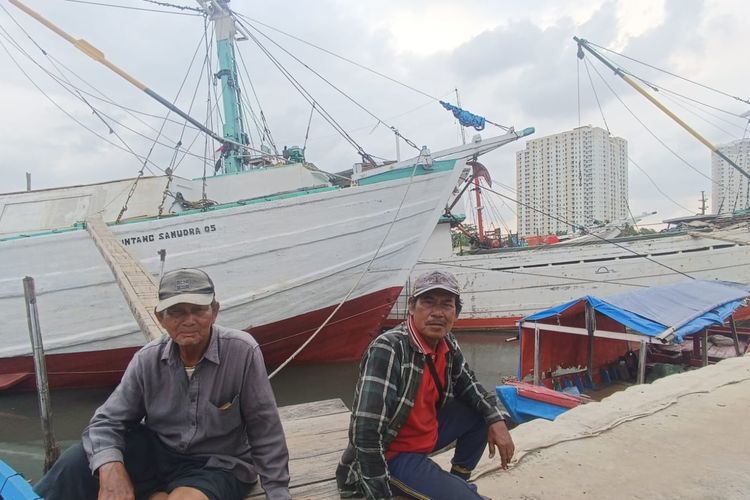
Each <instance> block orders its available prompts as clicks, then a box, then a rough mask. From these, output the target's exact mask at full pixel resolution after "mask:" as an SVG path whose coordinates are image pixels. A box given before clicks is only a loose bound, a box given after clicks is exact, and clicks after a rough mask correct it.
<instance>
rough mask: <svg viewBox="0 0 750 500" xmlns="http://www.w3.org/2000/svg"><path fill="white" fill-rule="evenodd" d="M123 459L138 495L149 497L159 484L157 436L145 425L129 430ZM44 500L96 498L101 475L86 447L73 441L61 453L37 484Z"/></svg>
mask: <svg viewBox="0 0 750 500" xmlns="http://www.w3.org/2000/svg"><path fill="white" fill-rule="evenodd" d="M127 436H128V437H127V440H126V442H127V444H126V446H125V453H124V454H123V460H124V462H125V468H126V469H127V471H128V474H129V475H130V479H131V481H132V482H133V488H134V489H135V495H136V498H148V496H149V495H150V494H151V493H153V492H154V490H155V488H156V487H157V486H158V485H157V482H156V475H155V473H154V466H153V459H154V452H155V450H154V439H156V438H155V437H153V436H152V435H151V433H150V432H149V431H148V430H147V429H146V428H144V427H141V426H138V428H136V429H134V430H133V431H131V432H129V433H128V435H127ZM34 491H35V492H36V494H37V495H39V496H41V497H42V498H44V499H45V500H73V499H80V500H87V499H92V500H96V497H97V496H98V495H99V478H98V477H96V476H94V475H92V474H91V469H89V460H88V457H86V452H85V451H84V450H83V446H82V445H81V444H80V443H78V444H74V445H73V446H71V447H70V448H68V449H67V450H65V452H64V453H63V454H62V455H60V458H58V459H57V462H55V465H54V466H53V467H52V468H51V469H50V470H49V472H47V474H45V475H44V477H43V478H42V479H41V480H40V481H39V482H38V483H37V484H36V485H34Z"/></svg>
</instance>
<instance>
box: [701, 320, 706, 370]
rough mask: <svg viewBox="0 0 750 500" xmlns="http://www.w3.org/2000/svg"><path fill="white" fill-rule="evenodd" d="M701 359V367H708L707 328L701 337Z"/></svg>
mask: <svg viewBox="0 0 750 500" xmlns="http://www.w3.org/2000/svg"><path fill="white" fill-rule="evenodd" d="M701 357H702V358H703V361H702V364H703V366H708V328H706V329H705V330H703V334H702V335H701Z"/></svg>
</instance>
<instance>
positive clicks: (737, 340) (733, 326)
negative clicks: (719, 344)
mask: <svg viewBox="0 0 750 500" xmlns="http://www.w3.org/2000/svg"><path fill="white" fill-rule="evenodd" d="M729 328H731V329H732V340H734V352H736V353H737V356H742V352H741V351H740V338H739V337H738V336H737V325H736V324H734V315H731V316H729Z"/></svg>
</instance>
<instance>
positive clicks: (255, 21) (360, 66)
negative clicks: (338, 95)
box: [235, 12, 512, 131]
mask: <svg viewBox="0 0 750 500" xmlns="http://www.w3.org/2000/svg"><path fill="white" fill-rule="evenodd" d="M235 14H236V15H237V17H240V18H242V19H244V20H246V21H247V22H248V23H256V24H259V25H261V26H263V27H265V28H268V29H270V30H272V31H275V32H277V33H280V34H282V35H284V36H286V37H289V38H291V39H293V40H296V41H298V42H300V43H303V44H305V45H308V46H310V47H312V48H314V49H316V50H319V51H321V52H324V53H326V54H328V55H330V56H332V57H335V58H337V59H340V60H342V61H344V62H346V63H349V64H351V65H353V66H356V67H358V68H360V69H363V70H365V71H367V72H369V73H372V74H374V75H376V76H379V77H381V78H384V79H386V80H388V81H390V82H391V83H395V84H396V85H400V86H401V87H404V88H406V89H408V90H411V91H413V92H416V93H417V94H421V95H423V96H425V97H427V98H429V99H431V100H432V101H440V100H441V99H440V98H439V97H435V96H433V95H430V94H428V93H427V92H424V91H422V90H419V89H418V88H416V87H413V86H411V85H408V84H406V83H404V82H401V81H399V80H397V79H395V78H393V77H391V76H388V75H386V74H384V73H381V72H379V71H376V70H374V69H372V68H371V67H369V66H365V65H364V64H361V63H358V62H356V61H354V60H352V59H349V58H346V57H344V56H342V55H339V54H336V53H335V52H333V51H331V50H328V49H325V48H323V47H321V46H319V45H316V44H314V43H311V42H308V41H307V40H303V39H302V38H299V37H297V36H294V35H292V34H291V33H288V32H286V31H283V30H281V29H279V28H276V27H274V26H271V25H269V24H266V23H264V22H262V21H259V20H257V19H253V18H252V17H249V16H246V15H243V14H240V13H238V12H235ZM255 29H256V30H257V28H255ZM258 31H259V30H258ZM259 32H260V31H259ZM451 94H452V92H451ZM485 121H487V123H491V124H492V125H495V126H496V127H499V128H501V129H503V130H506V131H507V130H510V129H511V128H512V127H509V126H506V125H501V124H499V123H496V122H494V121H491V120H488V119H486V118H485Z"/></svg>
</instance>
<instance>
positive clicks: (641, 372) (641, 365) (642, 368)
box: [636, 340, 646, 384]
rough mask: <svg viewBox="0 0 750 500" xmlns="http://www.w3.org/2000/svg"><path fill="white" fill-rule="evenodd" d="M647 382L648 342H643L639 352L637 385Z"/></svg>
mask: <svg viewBox="0 0 750 500" xmlns="http://www.w3.org/2000/svg"><path fill="white" fill-rule="evenodd" d="M645 381H646V341H645V340H641V348H640V349H639V351H638V379H637V380H636V383H637V384H642V383H644V382H645Z"/></svg>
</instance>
